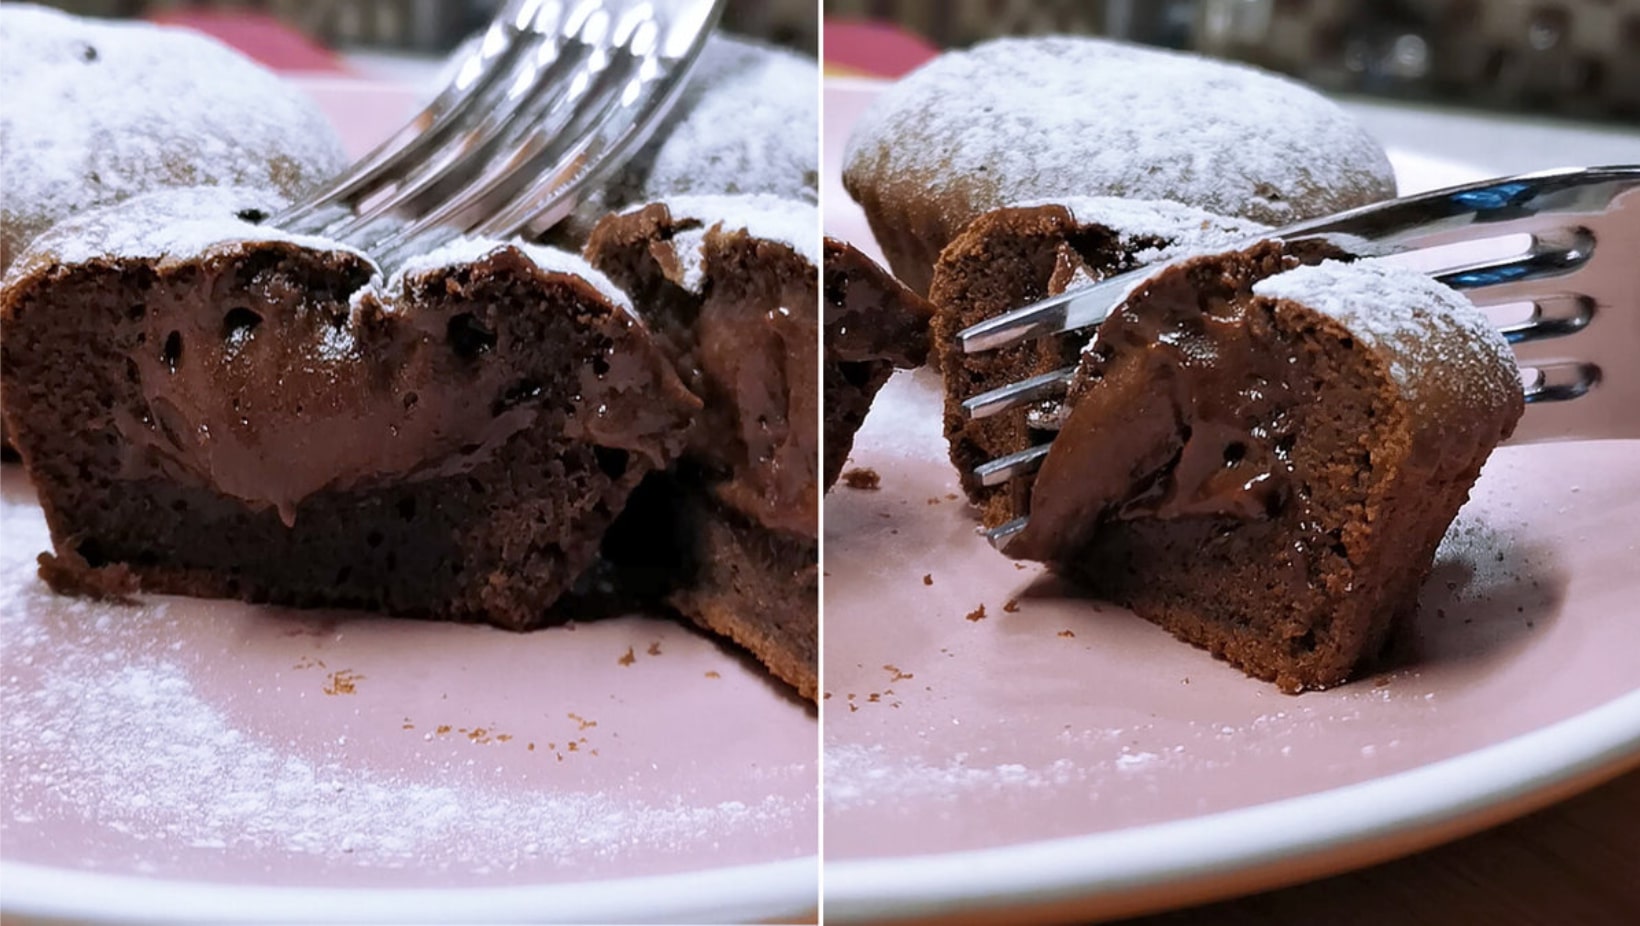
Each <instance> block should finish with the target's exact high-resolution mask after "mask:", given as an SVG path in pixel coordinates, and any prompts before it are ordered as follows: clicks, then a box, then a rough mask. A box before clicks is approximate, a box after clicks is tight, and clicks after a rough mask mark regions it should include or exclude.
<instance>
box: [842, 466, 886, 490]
mask: <svg viewBox="0 0 1640 926" xmlns="http://www.w3.org/2000/svg"><path fill="white" fill-rule="evenodd" d="M882 482H883V480H882V477H881V476H879V475H877V471H876V470H874V469H865V468H856V469H851V470H849V471H848V472H846V473H844V474H843V484H844V485H846V486H848V487H849V488H851V489H860V490H862V491H867V492H875V491H877V490H878V489H880V488H882Z"/></svg>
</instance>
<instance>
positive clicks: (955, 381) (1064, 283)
mask: <svg viewBox="0 0 1640 926" xmlns="http://www.w3.org/2000/svg"><path fill="white" fill-rule="evenodd" d="M1265 230H1266V229H1265V228H1264V226H1262V225H1259V224H1257V223H1255V222H1249V221H1247V220H1245V219H1231V218H1225V217H1223V216H1216V215H1213V214H1211V213H1207V212H1203V211H1201V210H1199V209H1192V208H1190V207H1188V206H1181V205H1178V204H1177V203H1168V202H1144V201H1130V200H1121V199H1112V198H1109V197H1086V198H1070V199H1066V200H1064V201H1061V202H1054V203H1037V204H1027V205H1021V206H1015V207H1007V208H1003V209H998V210H995V211H993V212H990V213H987V214H985V215H983V216H980V217H979V218H977V219H975V220H974V221H973V222H972V223H971V224H970V225H969V226H968V227H967V228H966V229H964V230H963V232H962V234H961V235H959V236H958V237H957V239H956V240H955V241H953V242H952V243H951V246H950V247H948V248H947V249H946V250H945V253H944V254H943V255H941V257H940V262H939V264H938V265H937V266H936V268H935V272H934V284H933V288H932V291H931V299H932V301H933V303H934V308H935V315H934V320H933V326H932V331H933V343H934V351H935V353H936V357H937V359H938V365H939V367H940V371H941V375H942V376H943V377H944V383H945V436H946V440H947V441H948V442H949V443H950V450H951V462H952V463H954V464H956V467H957V470H958V471H959V472H960V473H961V474H962V487H963V491H964V493H966V494H967V496H968V498H969V500H970V501H971V502H973V503H974V504H975V505H978V506H979V507H980V509H981V513H982V517H983V519H984V521H985V524H986V525H987V526H990V527H995V526H997V525H999V524H1002V523H1004V522H1006V521H1009V520H1012V519H1013V518H1015V517H1018V516H1020V515H1023V514H1024V513H1025V512H1026V511H1027V510H1029V505H1028V502H1029V493H1030V487H1031V480H1030V478H1029V477H1022V478H1018V479H1014V480H1012V481H1010V482H1008V483H1005V484H1003V485H1000V486H994V487H989V488H988V487H985V486H982V485H980V484H979V481H978V480H977V479H975V478H974V477H973V475H972V473H973V469H974V467H975V466H977V465H979V464H981V463H984V462H985V461H987V460H992V459H995V458H997V457H1001V456H1005V455H1007V454H1010V453H1015V452H1018V451H1021V450H1026V449H1029V448H1030V447H1033V446H1035V445H1037V444H1041V443H1046V442H1047V441H1048V440H1050V439H1052V437H1053V432H1054V430H1055V429H1057V428H1058V426H1059V421H1060V418H1061V416H1062V407H1061V403H1059V402H1057V401H1053V402H1045V403H1043V404H1041V405H1039V406H1037V407H1035V408H1029V409H1015V410H1013V411H1009V412H1004V413H1002V414H999V415H994V416H992V417H990V418H984V419H981V420H978V421H970V420H968V419H967V417H966V416H965V415H963V413H962V402H963V401H964V400H966V399H969V398H972V397H974V396H976V395H979V394H980V393H982V392H986V391H988V390H991V389H995V388H999V387H1001V386H1006V385H1008V384H1009V383H1012V382H1016V381H1018V380H1021V379H1025V378H1026V377H1028V376H1034V375H1037V374H1039V373H1047V372H1049V371H1051V370H1057V369H1060V368H1063V367H1067V366H1070V365H1072V364H1074V363H1076V362H1077V358H1078V357H1079V356H1080V355H1081V351H1082V347H1083V345H1084V344H1086V343H1087V339H1088V335H1087V332H1080V333H1072V334H1067V335H1062V336H1059V337H1048V338H1041V339H1038V340H1034V341H1027V342H1024V343H1021V344H1018V345H1015V346H1013V347H1008V348H1004V349H1001V350H993V351H986V352H984V353H979V354H963V353H961V352H960V350H959V349H958V347H957V342H956V336H957V333H958V332H959V331H961V330H962V329H964V328H967V327H969V326H970V325H975V324H978V323H980V322H982V321H985V320H987V319H990V318H995V317H996V316H998V315H1002V314H1004V313H1006V312H1010V311H1012V310H1014V309H1018V308H1021V307H1023V306H1026V305H1029V304H1030V303H1033V302H1036V301H1038V300H1041V299H1044V298H1047V297H1048V296H1056V295H1059V294H1060V293H1063V292H1065V291H1067V290H1070V289H1075V288H1077V287H1080V286H1086V285H1089V284H1092V283H1095V282H1097V281H1099V280H1102V279H1104V278H1106V277H1109V276H1113V275H1115V274H1118V273H1123V272H1125V271H1128V270H1132V269H1134V268H1136V267H1140V266H1143V265H1145V264H1150V263H1155V262H1157V261H1163V260H1170V259H1172V258H1175V257H1179V256H1181V255H1183V254H1187V253H1191V252H1196V251H1212V250H1223V249H1225V248H1228V247H1233V246H1235V245H1237V244H1241V243H1245V242H1246V241H1247V240H1249V239H1251V238H1254V237H1256V236H1257V235H1259V234H1260V233H1262V232H1264V231H1265Z"/></svg>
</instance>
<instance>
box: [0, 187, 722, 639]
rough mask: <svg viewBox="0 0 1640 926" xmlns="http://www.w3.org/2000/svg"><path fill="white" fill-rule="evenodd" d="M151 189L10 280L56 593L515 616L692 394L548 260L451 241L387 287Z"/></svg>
mask: <svg viewBox="0 0 1640 926" xmlns="http://www.w3.org/2000/svg"><path fill="white" fill-rule="evenodd" d="M282 205H283V203H282V202H281V201H278V200H277V198H276V197H274V196H272V195H271V194H267V193H262V192H256V191H246V190H233V189H225V188H216V189H198V190H185V191H168V192H162V193H156V194H150V195H147V196H143V197H138V198H135V199H131V200H128V201H126V202H124V203H122V204H120V205H117V206H113V207H109V208H107V209H104V210H101V211H97V212H94V213H91V214H88V215H86V216H83V217H81V218H79V219H74V220H70V221H68V222H65V223H61V224H59V225H58V226H56V227H54V228H53V229H52V230H51V231H49V232H47V233H46V234H45V235H43V236H42V237H41V238H39V239H37V240H36V242H35V243H34V245H33V246H31V248H30V249H29V251H28V252H26V253H25V254H24V255H23V256H22V257H21V258H20V259H19V260H18V261H17V263H16V264H14V266H13V267H12V268H11V272H10V273H9V274H8V275H7V278H6V281H5V287H4V291H3V298H0V318H3V320H4V324H5V339H4V342H3V344H0V375H3V379H4V414H5V419H6V423H7V426H8V433H10V434H11V435H13V436H14V437H15V440H16V444H17V447H18V449H19V451H20V452H21V454H22V457H23V461H24V464H25V465H26V466H27V467H28V472H29V476H30V478H31V479H32V480H33V482H34V485H35V487H36V489H37V490H38V492H39V497H40V503H41V506H42V507H43V508H44V511H45V516H46V520H47V523H48V525H49V526H50V529H51V535H52V541H53V544H54V546H55V547H56V550H57V558H56V561H55V562H48V563H46V564H45V568H43V569H42V574H43V575H45V576H47V577H48V578H52V579H55V581H56V582H57V584H59V585H64V584H66V585H80V586H90V587H92V588H96V587H97V586H98V585H99V584H106V583H104V582H102V578H101V577H103V576H105V575H107V574H109V573H110V572H113V573H117V572H119V571H120V570H124V569H129V570H130V572H131V573H132V574H134V576H135V578H136V581H137V582H138V583H140V586H141V588H142V589H143V590H144V591H150V592H170V593H178V594H188V595H203V596H212V597H232V598H242V599H246V600H250V601H268V602H278V603H288V604H294V605H302V606H314V605H337V606H350V607H360V608H370V609H378V610H381V611H385V612H387V613H390V614H398V615H408V616H416V617H428V618H440V619H447V620H459V621H485V622H490V623H494V624H497V625H500V626H504V627H510V628H524V627H528V626H531V625H534V624H537V623H540V622H542V621H543V620H546V619H547V615H548V608H549V606H550V605H552V603H553V602H554V601H555V600H556V599H557V598H558V597H559V596H560V594H561V593H563V592H564V591H565V590H566V589H568V588H570V587H571V586H572V584H573V583H575V582H576V580H577V579H578V578H579V577H580V576H581V575H582V574H583V573H584V572H585V570H586V569H587V568H588V566H589V564H591V563H592V562H593V561H594V560H595V559H596V557H597V553H598V547H599V543H600V541H601V539H602V537H603V535H604V533H605V530H606V528H607V527H608V525H609V524H610V523H611V522H613V521H614V519H615V517H616V516H617V515H618V514H619V513H620V512H621V510H622V509H623V507H624V506H625V504H626V502H627V498H628V496H629V494H630V493H631V492H632V491H633V489H634V488H636V487H637V486H638V484H639V483H640V482H641V481H642V480H643V478H644V477H645V476H646V475H647V474H649V473H651V472H653V471H656V470H660V469H664V468H665V467H667V466H668V465H670V464H671V463H672V461H673V460H674V459H675V458H676V457H677V456H678V454H679V453H680V452H681V451H682V450H683V449H684V446H685V442H686V440H687V438H688V436H689V434H690V430H689V428H690V425H691V423H692V422H693V420H694V418H695V415H696V414H697V413H698V411H699V409H700V402H699V400H698V399H696V398H695V397H694V396H693V395H691V394H690V393H689V392H688V391H687V390H686V389H685V388H684V387H683V384H682V383H681V382H680V381H679V380H678V377H677V375H676V374H675V373H674V371H673V369H672V367H671V365H670V363H669V362H668V360H667V358H666V357H664V356H663V355H662V353H661V352H660V350H659V349H658V348H657V346H656V345H655V344H654V343H653V342H652V340H651V338H650V337H649V335H648V333H647V332H646V331H645V328H644V326H643V324H642V323H641V322H639V321H638V319H637V317H636V315H635V314H634V312H633V310H632V308H631V304H630V303H629V302H628V300H627V299H626V297H625V296H624V295H622V294H621V293H620V292H619V291H618V290H616V289H615V288H614V287H613V286H612V285H610V284H609V282H608V281H607V280H606V279H605V278H603V277H602V275H600V274H598V273H597V272H596V271H594V270H593V269H592V268H591V267H590V266H588V265H587V264H586V263H585V261H583V260H581V259H580V258H578V257H575V256H573V255H569V254H564V253H560V252H554V251H551V250H549V249H545V248H535V247H526V246H513V245H503V244H499V243H493V242H490V243H485V242H462V243H458V244H457V245H453V246H450V247H448V248H445V249H441V250H440V251H439V252H436V253H434V254H431V255H428V256H426V257H423V258H420V259H418V260H416V261H415V262H414V264H413V265H412V266H407V267H405V268H404V269H402V270H401V271H399V272H398V273H396V274H395V275H394V276H393V277H392V279H391V281H390V282H389V283H387V284H385V285H383V284H380V283H379V282H377V281H373V277H374V276H375V275H376V274H377V268H376V267H375V266H374V265H373V264H372V263H371V262H370V261H369V260H368V259H367V258H366V257H364V256H363V255H362V254H359V253H357V252H355V251H352V250H349V249H347V248H344V247H342V246H340V245H337V244H335V243H333V242H328V241H324V240H321V239H312V238H298V237H294V236H290V235H286V234H283V233H281V232H278V231H276V230H273V229H269V228H263V227H259V226H258V225H257V224H256V223H257V222H259V221H261V220H262V219H263V218H264V217H265V216H267V215H270V214H272V213H274V212H276V211H277V210H278V209H279V208H280V207H281V206H282Z"/></svg>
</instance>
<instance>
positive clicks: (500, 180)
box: [269, 0, 725, 268]
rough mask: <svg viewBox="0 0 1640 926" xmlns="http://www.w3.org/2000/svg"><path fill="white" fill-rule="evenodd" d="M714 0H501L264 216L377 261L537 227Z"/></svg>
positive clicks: (674, 90)
mask: <svg viewBox="0 0 1640 926" xmlns="http://www.w3.org/2000/svg"><path fill="white" fill-rule="evenodd" d="M724 3H725V0H509V2H508V3H507V5H506V6H505V7H504V8H503V9H502V11H501V12H500V13H499V14H498V15H497V16H496V18H495V20H494V21H493V22H492V23H491V24H490V26H489V28H488V29H487V30H486V32H485V33H484V36H483V37H482V39H481V40H480V41H479V42H478V44H477V46H476V47H475V48H474V49H473V50H472V51H471V52H470V53H468V55H467V56H466V57H465V59H464V60H463V61H462V62H461V65H460V67H459V69H458V70H457V71H456V73H455V76H454V77H453V78H452V79H451V81H450V83H449V84H448V85H446V86H445V87H444V88H443V90H442V91H440V93H439V94H438V96H437V97H435V98H434V100H433V101H432V102H431V103H430V104H428V105H427V107H426V108H425V109H423V110H422V111H421V112H420V113H418V114H417V115H416V116H415V117H414V118H413V119H411V120H410V122H409V123H408V124H406V125H405V127H404V128H402V129H400V130H399V131H398V132H397V133H396V134H395V135H393V137H392V138H389V139H388V140H387V141H385V142H383V143H382V144H381V145H380V146H378V147H377V148H376V149H375V150H374V151H372V152H370V153H369V154H367V155H365V156H364V157H363V158H361V159H360V160H359V161H358V162H357V163H355V164H354V165H353V166H352V167H350V168H349V169H348V170H347V171H346V172H345V173H343V174H342V176H340V177H338V178H336V180H335V181H333V182H332V183H331V185H330V186H329V188H327V189H325V190H324V191H323V192H320V193H318V194H317V195H315V196H312V197H310V198H308V199H307V200H306V201H304V202H301V203H298V204H296V205H294V206H292V207H291V208H290V209H287V210H286V211H284V212H283V213H281V214H279V215H277V216H274V217H273V218H271V219H270V220H269V222H270V223H271V224H274V225H276V226H278V227H281V228H284V229H286V230H288V231H292V232H296V233H302V234H314V235H322V236H324V237H328V238H332V239H335V240H339V241H344V242H347V243H349V244H352V245H354V246H356V247H358V248H360V249H361V250H364V251H366V252H367V253H371V254H373V255H374V256H375V258H376V260H377V262H378V263H379V264H380V265H381V266H383V267H384V268H385V267H389V266H393V265H396V264H397V263H398V262H399V261H400V260H402V259H403V258H404V257H406V256H409V255H410V254H412V253H415V252H418V251H426V250H430V249H432V248H434V247H437V246H439V245H441V244H444V243H446V242H448V241H450V240H451V239H454V238H457V237H460V236H462V235H479V236H486V237H496V238H509V237H512V236H513V235H517V234H525V235H529V236H535V235H539V234H541V233H542V232H544V231H546V230H547V229H548V228H550V227H551V226H552V225H554V224H556V223H557V222H558V221H560V220H561V219H563V218H564V217H565V216H567V215H569V214H570V213H571V212H573V211H574V209H575V207H576V204H577V203H578V202H580V200H581V199H582V198H583V197H584V196H585V195H586V194H587V193H588V192H590V190H591V189H592V188H593V185H594V184H595V183H597V182H598V181H599V180H600V179H602V178H603V177H605V176H607V175H608V173H609V171H610V170H612V169H614V168H615V167H617V166H619V165H620V164H621V162H622V161H623V160H625V158H626V157H628V156H629V155H630V154H631V153H632V152H634V151H635V150H636V149H637V148H638V146H640V145H642V144H643V142H644V141H645V140H646V139H647V138H648V137H649V135H650V134H651V133H652V132H653V131H654V129H655V127H656V125H657V124H658V123H659V122H660V120H661V119H662V118H663V117H664V116H665V115H666V113H667V112H668V111H669V110H670V109H671V107H672V106H673V104H674V103H676V101H677V98H678V96H679V94H680V92H681V91H682V89H683V86H684V84H685V83H686V82H687V79H688V76H689V74H690V72H691V71H692V70H693V68H694V65H695V63H696V62H697V61H698V60H699V57H700V51H701V48H702V47H703V46H704V45H705V41H706V37H707V35H708V34H709V33H710V32H711V30H712V27H713V26H714V25H715V24H716V22H717V19H718V16H719V14H720V13H721V11H722V8H723V6H724Z"/></svg>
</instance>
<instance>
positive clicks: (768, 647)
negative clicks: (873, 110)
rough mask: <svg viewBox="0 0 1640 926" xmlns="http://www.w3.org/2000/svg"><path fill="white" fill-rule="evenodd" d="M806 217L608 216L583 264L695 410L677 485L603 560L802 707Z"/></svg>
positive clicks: (813, 453)
mask: <svg viewBox="0 0 1640 926" xmlns="http://www.w3.org/2000/svg"><path fill="white" fill-rule="evenodd" d="M816 227H817V217H816V214H815V209H814V207H813V206H811V205H808V204H805V203H795V202H789V201H786V200H781V199H777V198H775V197H770V196H732V197H677V198H674V199H670V200H667V201H666V202H665V203H655V204H651V205H648V206H644V207H641V208H639V209H636V210H633V211H630V212H627V213H624V214H620V215H614V216H610V217H608V218H606V219H605V220H604V221H603V222H601V223H599V225H598V226H597V228H595V229H594V230H593V233H592V235H591V238H590V239H589V241H588V244H587V248H586V254H587V257H588V259H589V260H591V261H592V263H593V265H594V266H596V267H598V268H599V269H600V270H601V271H603V272H604V273H606V274H608V275H609V276H610V278H611V279H613V280H614V281H615V282H616V283H617V284H618V285H619V286H621V288H622V289H624V290H625V291H626V292H627V293H629V294H630V295H631V297H632V300H633V302H634V303H635V304H636V305H637V306H638V307H639V311H640V312H641V313H642V314H643V315H644V317H645V319H646V321H647V322H648V323H649V325H650V327H651V328H652V330H653V331H654V332H655V337H656V340H657V342H658V343H659V344H660V346H661V349H662V350H663V351H664V352H665V353H666V354H667V356H669V357H670V358H671V359H672V361H673V363H674V364H675V365H676V367H677V369H678V371H679V374H680V375H681V377H682V379H683V382H684V383H685V385H687V386H688V387H689V389H690V390H691V391H693V392H694V393H695V394H696V395H698V396H699V397H700V399H701V400H702V402H703V403H704V409H703V411H702V413H701V415H700V416H699V417H698V419H697V420H696V422H695V426H694V428H693V429H692V430H691V431H690V434H689V439H688V447H687V450H686V451H685V453H684V455H683V459H682V460H681V461H680V463H679V464H678V466H677V467H675V469H674V471H673V472H672V473H670V474H668V475H667V476H666V477H664V478H662V477H657V478H656V479H654V480H652V481H651V484H650V485H646V486H645V487H644V491H643V492H642V493H641V497H640V498H639V499H637V500H635V501H634V503H633V505H632V507H631V508H630V509H629V510H628V511H627V512H626V514H625V515H623V517H622V519H621V523H620V524H619V525H618V526H617V530H616V531H615V533H614V536H612V538H611V542H610V543H608V544H606V554H607V555H608V556H609V557H610V558H611V559H612V560H613V561H615V562H616V563H617V564H618V565H625V566H626V567H628V568H629V569H647V570H648V571H649V572H650V573H651V574H652V575H656V576H658V577H659V578H660V580H661V582H662V583H664V585H665V588H664V591H663V594H664V595H665V597H666V599H667V600H668V601H669V602H671V604H672V605H673V606H674V607H676V608H677V609H678V610H679V611H680V612H682V613H683V614H685V615H686V616H688V617H689V618H690V619H691V620H693V621H695V622H696V623H698V624H700V625H701V626H703V627H706V628H707V629H709V630H712V631H714V632H716V633H719V634H723V635H725V636H727V637H729V638H731V639H733V640H735V641H736V642H738V643H740V644H741V645H742V646H744V647H746V648H747V649H748V650H750V651H751V652H752V654H753V655H755V656H756V657H757V658H758V659H759V660H760V661H762V662H763V663H764V664H765V665H767V666H768V667H769V670H770V671H771V672H773V673H774V674H775V675H776V676H778V677H779V678H781V679H784V680H785V681H787V682H788V683H790V684H791V685H792V686H793V687H795V688H796V689H797V690H798V692H799V693H800V694H801V695H802V696H803V697H805V698H810V699H812V698H814V697H815V696H816V689H817V684H818V668H817V655H818V653H817V651H818V643H819V640H818V636H819V633H818V627H819V595H818V592H819V564H818V552H819V541H818V535H819V504H820V487H819V479H818V473H817V470H816V467H817V464H818V450H819V448H818V447H817V446H816V442H817V439H818V432H819V418H820V412H819V394H818V393H819V388H818V386H819V372H820V371H819V369H818V362H819V360H818V350H817V347H818V342H819V279H818V271H817V267H816V264H817V262H818V257H819V254H818V251H819V248H818V244H819V241H818V236H817V235H816V233H815V228H816Z"/></svg>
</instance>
